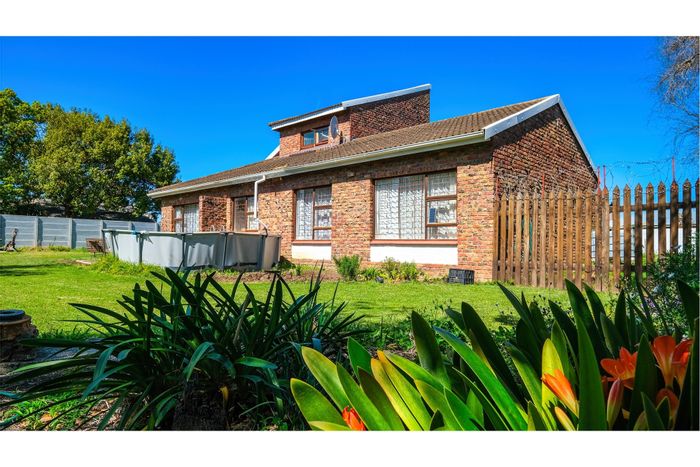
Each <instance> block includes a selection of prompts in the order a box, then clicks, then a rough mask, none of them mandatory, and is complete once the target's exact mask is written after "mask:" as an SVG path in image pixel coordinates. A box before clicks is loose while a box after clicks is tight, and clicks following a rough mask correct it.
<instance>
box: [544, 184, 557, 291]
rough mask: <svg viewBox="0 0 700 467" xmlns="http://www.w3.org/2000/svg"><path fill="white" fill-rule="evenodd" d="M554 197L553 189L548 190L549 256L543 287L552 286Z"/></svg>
mask: <svg viewBox="0 0 700 467" xmlns="http://www.w3.org/2000/svg"><path fill="white" fill-rule="evenodd" d="M554 201H555V198H554V191H550V192H549V204H548V209H549V221H548V224H549V235H548V236H547V238H548V239H549V243H548V244H549V256H548V261H547V284H546V285H545V287H554V284H555V282H554V254H555V251H556V250H555V249H554V235H555V232H554V228H555V226H556V224H555V223H554V221H555V217H554V216H555V210H554V208H555V206H554V205H555V204H556V203H555V202H554Z"/></svg>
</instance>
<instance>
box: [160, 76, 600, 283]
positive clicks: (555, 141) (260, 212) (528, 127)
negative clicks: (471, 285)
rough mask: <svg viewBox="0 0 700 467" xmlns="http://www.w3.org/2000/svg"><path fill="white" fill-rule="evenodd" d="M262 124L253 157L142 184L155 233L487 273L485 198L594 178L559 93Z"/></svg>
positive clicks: (383, 98) (408, 104)
mask: <svg viewBox="0 0 700 467" xmlns="http://www.w3.org/2000/svg"><path fill="white" fill-rule="evenodd" d="M269 125H270V127H271V128H272V129H273V130H274V131H277V132H279V135H280V144H279V147H278V148H276V149H275V150H274V151H273V152H272V153H271V154H270V155H269V156H267V158H265V159H264V160H262V161H260V162H256V163H254V164H250V165H245V166H242V167H238V168H234V169H231V170H226V171H224V172H220V173H216V174H213V175H209V176H206V177H201V178H197V179H194V180H189V181H186V182H182V183H177V184H174V185H170V186H166V187H162V188H159V189H157V190H155V191H153V192H151V193H150V196H151V197H153V198H155V199H158V200H159V201H160V202H161V206H162V218H161V224H162V225H161V227H162V230H164V231H212V230H228V231H237V232H243V231H248V232H250V231H255V232H257V231H259V230H262V229H264V228H266V229H267V231H268V232H269V233H274V234H278V235H281V237H282V244H281V253H282V256H284V257H286V258H288V259H290V260H292V261H294V262H309V261H310V262H315V261H318V260H326V261H328V260H330V259H331V258H332V257H334V256H335V257H337V256H342V255H352V254H359V255H360V256H361V257H362V260H363V264H365V265H366V264H370V263H376V262H381V261H383V260H384V259H385V258H387V257H392V258H395V259H397V260H401V261H414V262H415V263H417V264H418V265H419V266H420V267H422V268H424V269H426V270H428V271H432V272H434V273H444V272H446V270H447V269H448V268H449V267H460V268H467V269H472V270H474V271H475V273H476V280H477V281H487V280H491V279H492V278H491V261H492V254H493V213H492V210H493V204H494V197H495V196H496V194H497V193H499V194H500V193H502V192H503V191H504V190H509V189H523V188H527V189H541V188H544V189H545V190H548V189H550V188H552V187H557V188H581V189H591V188H594V187H595V186H596V185H597V183H598V182H597V177H596V174H595V171H594V169H593V166H592V162H591V159H590V157H589V155H588V153H587V152H586V149H585V147H584V145H583V143H582V141H581V139H580V137H579V135H578V134H577V132H576V130H575V128H574V125H573V123H572V121H571V119H570V117H569V115H568V113H567V111H566V109H565V107H564V105H563V103H562V101H561V98H560V97H559V95H553V96H548V97H543V98H540V99H534V100H531V101H527V102H521V103H517V104H512V105H507V106H504V107H498V108H494V109H490V110H485V111H482V112H477V113H472V114H469V115H464V116H460V117H454V118H449V119H445V120H440V121H434V122H431V121H430V85H423V86H417V87H414V88H410V89H405V90H400V91H395V92H389V93H386V94H380V95H376V96H370V97H365V98H360V99H353V100H348V101H344V102H341V103H339V104H336V105H332V106H329V107H325V108H322V109H319V110H315V111H313V112H308V113H305V114H302V115H298V116H295V117H289V118H285V119H282V120H278V121H275V122H272V123H270V124H269ZM543 183H544V187H542V184H543ZM256 199H257V203H256ZM256 204H257V205H256Z"/></svg>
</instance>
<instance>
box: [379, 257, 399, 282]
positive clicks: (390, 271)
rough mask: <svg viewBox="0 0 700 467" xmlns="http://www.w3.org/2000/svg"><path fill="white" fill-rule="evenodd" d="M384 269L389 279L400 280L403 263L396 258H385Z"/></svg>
mask: <svg viewBox="0 0 700 467" xmlns="http://www.w3.org/2000/svg"><path fill="white" fill-rule="evenodd" d="M382 270H383V271H384V272H385V273H386V277H387V279H389V280H392V281H395V280H399V279H400V278H401V277H400V276H401V263H400V262H398V261H396V260H395V259H394V258H385V259H384V261H382Z"/></svg>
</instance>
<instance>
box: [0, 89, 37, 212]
mask: <svg viewBox="0 0 700 467" xmlns="http://www.w3.org/2000/svg"><path fill="white" fill-rule="evenodd" d="M41 110H42V109H41V105H40V104H38V103H34V104H29V103H27V102H24V101H22V100H21V99H20V98H19V97H17V94H15V92H14V91H13V90H12V89H4V90H0V212H10V213H13V212H17V211H18V210H19V209H20V207H21V206H26V205H27V204H28V203H29V201H30V200H31V198H32V196H33V190H32V187H31V179H30V177H29V172H28V162H29V156H30V152H31V150H32V147H33V145H34V144H35V143H36V140H37V137H38V136H39V133H40V130H41V113H42V112H41Z"/></svg>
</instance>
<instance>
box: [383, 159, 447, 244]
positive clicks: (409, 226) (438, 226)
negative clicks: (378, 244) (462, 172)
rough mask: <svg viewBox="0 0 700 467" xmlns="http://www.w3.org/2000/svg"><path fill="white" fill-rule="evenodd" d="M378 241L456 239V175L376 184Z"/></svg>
mask: <svg viewBox="0 0 700 467" xmlns="http://www.w3.org/2000/svg"><path fill="white" fill-rule="evenodd" d="M375 219H376V224H375V238H377V239H390V240H425V239H427V240H449V239H456V238H457V173H456V172H441V173H435V174H428V175H411V176H408V177H396V178H385V179H382V180H377V181H376V182H375Z"/></svg>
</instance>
